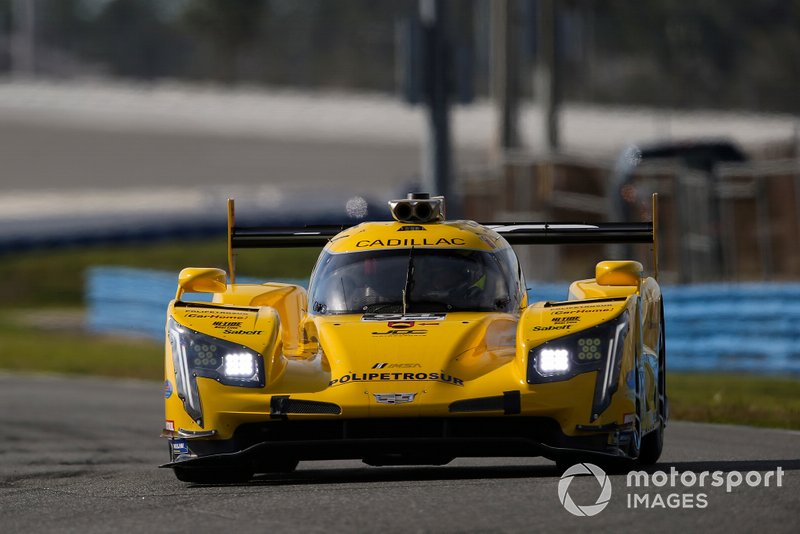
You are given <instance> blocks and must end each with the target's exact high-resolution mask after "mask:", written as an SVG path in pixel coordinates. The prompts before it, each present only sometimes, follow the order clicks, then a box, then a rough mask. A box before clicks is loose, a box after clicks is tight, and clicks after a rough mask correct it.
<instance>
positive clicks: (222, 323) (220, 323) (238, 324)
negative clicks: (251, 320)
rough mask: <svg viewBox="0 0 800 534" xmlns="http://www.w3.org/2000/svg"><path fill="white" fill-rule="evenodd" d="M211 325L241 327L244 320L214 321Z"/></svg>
mask: <svg viewBox="0 0 800 534" xmlns="http://www.w3.org/2000/svg"><path fill="white" fill-rule="evenodd" d="M211 326H213V327H214V328H241V327H242V321H214V322H213V323H211Z"/></svg>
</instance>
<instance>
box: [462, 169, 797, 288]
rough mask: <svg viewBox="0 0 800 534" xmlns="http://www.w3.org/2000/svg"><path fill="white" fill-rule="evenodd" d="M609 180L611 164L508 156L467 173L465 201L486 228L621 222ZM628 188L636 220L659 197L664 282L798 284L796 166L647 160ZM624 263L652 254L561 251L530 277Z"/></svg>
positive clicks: (592, 249) (643, 217)
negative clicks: (692, 165)
mask: <svg viewBox="0 0 800 534" xmlns="http://www.w3.org/2000/svg"><path fill="white" fill-rule="evenodd" d="M612 175H613V169H612V162H610V161H604V160H596V159H590V158H584V157H580V156H569V155H564V154H561V155H558V156H549V157H538V158H536V157H533V156H530V155H526V154H513V153H512V154H509V155H507V156H506V158H505V160H504V161H503V162H502V164H501V165H499V167H498V168H497V169H496V170H488V169H484V170H478V171H473V172H466V173H465V175H464V180H463V189H464V200H463V204H464V206H465V212H466V216H467V217H468V218H472V219H475V220H483V221H488V220H537V221H552V222H566V221H570V222H575V221H581V222H599V221H611V220H622V219H621V218H620V213H619V212H618V210H615V208H614V206H615V202H617V198H616V197H617V196H618V191H616V190H614V186H613V185H612V184H611V181H612ZM630 184H631V186H632V191H634V195H635V199H634V200H633V201H632V204H633V206H632V208H631V210H630V213H628V214H627V215H628V216H629V217H630V218H631V219H633V220H649V219H650V217H651V214H650V206H651V201H650V197H651V194H652V193H658V194H659V205H660V213H659V215H660V217H659V240H660V243H661V248H660V260H659V261H660V267H661V273H662V276H663V280H664V281H666V282H669V283H676V284H677V283H680V284H687V283H697V282H711V281H719V280H725V281H754V280H764V281H767V280H775V281H787V280H798V279H800V246H798V243H800V160H797V159H782V160H770V161H753V162H747V163H737V164H732V163H726V164H720V165H718V166H717V167H715V169H714V170H713V172H710V173H706V172H701V171H696V170H692V169H689V168H687V167H685V166H682V165H681V164H680V163H679V162H678V161H660V162H646V163H643V164H641V165H640V166H638V167H637V168H636V170H635V172H633V174H632V179H631V182H630ZM623 256H625V257H634V258H636V259H639V260H640V261H643V263H645V264H646V265H647V263H648V259H649V257H650V253H649V250H648V248H647V247H638V248H637V249H631V248H628V249H626V248H624V247H614V246H610V247H605V248H603V247H591V246H590V247H586V246H584V247H581V249H580V251H577V250H575V251H571V250H570V249H568V248H562V249H561V250H560V251H553V252H551V251H548V252H545V253H544V254H543V255H540V258H541V261H537V262H532V263H531V265H533V267H532V270H531V271H530V272H528V273H527V274H528V275H529V276H530V277H532V278H537V279H544V280H555V279H556V278H557V277H563V276H567V277H582V276H587V275H588V273H586V272H584V271H582V270H581V269H585V265H584V264H585V263H586V261H585V260H586V259H587V258H588V259H598V260H599V259H604V258H619V257H623ZM581 258H583V260H584V261H580V259H581Z"/></svg>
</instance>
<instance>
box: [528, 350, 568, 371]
mask: <svg viewBox="0 0 800 534" xmlns="http://www.w3.org/2000/svg"><path fill="white" fill-rule="evenodd" d="M536 370H537V371H538V372H539V374H540V375H541V376H554V375H558V374H564V373H567V372H569V351H568V350H566V349H542V350H541V351H539V356H538V357H537V358H536Z"/></svg>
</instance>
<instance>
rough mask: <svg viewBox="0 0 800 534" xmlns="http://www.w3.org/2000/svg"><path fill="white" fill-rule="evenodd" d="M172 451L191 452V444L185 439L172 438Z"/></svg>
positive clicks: (179, 452)
mask: <svg viewBox="0 0 800 534" xmlns="http://www.w3.org/2000/svg"><path fill="white" fill-rule="evenodd" d="M169 441H170V443H171V444H172V452H174V453H176V454H189V444H188V443H186V440H185V439H171V440H169Z"/></svg>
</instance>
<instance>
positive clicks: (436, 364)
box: [165, 221, 662, 443]
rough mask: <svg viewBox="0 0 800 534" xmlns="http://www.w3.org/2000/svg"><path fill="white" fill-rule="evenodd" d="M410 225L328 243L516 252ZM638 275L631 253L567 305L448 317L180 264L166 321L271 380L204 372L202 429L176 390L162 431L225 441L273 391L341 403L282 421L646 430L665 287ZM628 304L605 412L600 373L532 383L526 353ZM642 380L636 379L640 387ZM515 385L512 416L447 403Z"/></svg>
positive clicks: (580, 286)
mask: <svg viewBox="0 0 800 534" xmlns="http://www.w3.org/2000/svg"><path fill="white" fill-rule="evenodd" d="M403 224H404V223H400V222H387V223H381V222H378V223H362V224H360V225H358V226H356V227H354V228H351V229H348V230H345V231H344V232H342V233H341V234H339V235H338V236H336V237H334V238H333V239H332V240H331V241H330V242H329V244H328V245H327V246H326V250H327V251H328V252H329V253H332V254H353V253H358V252H360V251H362V250H375V249H388V248H409V247H411V246H413V247H415V248H416V249H420V248H454V249H471V250H483V251H489V252H493V251H498V250H504V249H506V248H507V247H509V245H508V243H507V242H506V240H505V239H504V238H503V237H501V236H500V235H498V234H497V233H495V232H494V231H492V230H490V229H488V228H486V227H483V226H481V225H479V224H477V223H473V222H467V221H455V222H447V223H434V224H427V225H423V226H424V230H425V231H424V232H405V233H403V232H398V228H399V227H400V226H402V225H403ZM406 234H408V237H406V236H405V235H406ZM412 235H413V237H411V236H412ZM398 236H402V237H398ZM641 271H642V268H641V265H639V264H638V263H636V262H622V261H617V262H601V264H599V265H598V266H597V275H596V277H595V278H592V279H587V280H580V281H576V282H574V283H573V284H572V285H571V286H570V288H569V291H568V293H567V291H566V288H565V297H566V296H567V295H568V300H567V301H565V302H562V303H546V302H536V303H534V304H531V305H528V302H527V299H524V300H523V301H522V306H521V308H520V309H519V312H518V313H499V312H497V313H496V312H491V313H479V312H454V313H446V314H430V315H429V316H428V317H419V316H415V317H409V318H401V319H399V320H398V319H397V318H391V319H387V318H383V317H381V316H376V317H366V316H363V315H361V314H348V315H320V314H314V313H309V310H308V298H307V293H306V290H305V289H303V288H302V287H299V286H294V285H287V284H279V283H266V284H260V285H259V284H226V283H225V280H224V272H222V271H219V270H217V269H186V270H184V271H183V272H182V273H181V276H180V284H179V288H178V293H177V296H176V300H173V301H172V302H171V303H170V305H169V310H168V317H169V318H170V319H172V320H173V321H174V322H175V323H177V324H178V325H181V326H182V327H186V328H189V329H191V330H193V331H196V332H199V333H202V334H205V335H207V336H211V337H213V338H219V339H225V340H227V341H229V342H232V343H235V344H239V345H241V346H243V347H247V348H249V349H252V350H253V351H255V352H257V353H259V354H260V355H262V357H263V360H264V375H265V376H264V379H265V383H264V385H263V387H247V388H245V387H239V386H233V385H223V384H222V383H220V382H219V381H217V380H214V379H212V378H204V377H196V382H197V391H198V392H199V397H200V402H201V405H202V414H203V418H202V424H199V423H198V422H197V421H195V420H194V419H193V418H192V417H191V416H190V415H189V414H188V413H187V411H186V409H185V407H184V402H183V401H182V399H181V398H180V396H179V395H178V394H172V395H169V396H168V397H167V398H166V400H165V405H166V420H167V422H168V423H167V427H166V430H165V435H166V436H167V437H172V438H177V437H191V436H200V437H202V439H207V440H212V441H213V440H229V439H231V438H232V437H233V435H234V432H235V431H236V429H237V428H238V427H239V426H240V425H242V424H244V423H269V422H271V421H273V420H275V418H274V417H272V416H271V414H270V406H271V402H272V399H273V397H274V396H289V397H291V398H296V399H303V400H312V401H319V402H324V403H331V404H333V405H336V406H338V407H340V410H341V411H340V413H338V414H319V413H317V414H303V413H292V414H290V415H288V416H284V417H282V418H281V419H282V420H285V419H287V418H288V419H289V420H320V421H322V420H332V419H361V418H409V417H411V418H425V417H448V418H455V417H459V418H460V417H473V416H480V417H498V418H509V417H512V418H513V417H525V416H538V417H547V418H551V419H553V420H554V421H556V422H557V423H558V426H559V427H560V430H561V432H562V433H563V434H564V435H566V436H583V435H592V434H603V435H607V436H608V440H609V443H610V442H611V441H612V440H614V439H616V436H615V434H614V432H609V430H608V429H609V428H615V429H623V430H624V429H630V428H632V425H633V421H634V416H635V415H636V416H638V418H639V420H640V425H641V433H642V434H645V433H647V432H648V431H649V430H651V429H652V428H654V426H655V425H656V424H657V423H658V413H657V410H656V407H655V406H654V401H653V399H655V398H656V396H657V394H656V381H657V373H658V370H657V369H658V355H659V335H660V324H661V320H662V318H661V308H660V302H661V300H660V299H661V295H660V290H659V287H658V284H657V283H656V281H655V280H654V279H652V278H647V277H644V276H642V274H641ZM220 273H222V275H220ZM599 282H604V283H599ZM193 292H210V293H213V300H212V302H211V303H195V302H192V301H191V300H189V299H188V297H187V295H191V293H193ZM534 297H535V296H534ZM625 312H627V314H628V317H630V327H629V331H628V334H627V335H626V336H625V338H624V344H625V345H624V350H622V353H621V354H622V360H621V363H620V364H619V365H620V372H619V378H618V384H616V385H615V391H614V393H613V395H612V396H611V399H610V402H609V403H608V406H607V407H605V408H604V409H603V411H602V412H601V413H597V414H593V413H592V407H593V402H594V398H595V390H596V387H597V386H596V384H597V383H598V373H599V372H601V371H590V372H584V373H580V374H577V375H575V376H573V377H571V378H569V379H565V380H554V381H549V382H546V383H529V380H528V374H529V372H530V371H529V361H528V359H529V357H530V354H531V351H532V350H534V349H536V348H537V347H539V346H541V345H542V344H544V343H547V342H553V341H557V340H558V339H559V338H563V337H564V336H569V335H570V334H573V333H577V332H581V331H584V330H587V329H591V328H593V327H596V326H598V325H603V324H605V323H608V322H609V321H613V320H615V319H616V318H618V317H620V316H621V314H623V313H625ZM165 349H166V357H165V380H166V381H167V382H168V389H170V388H174V387H175V380H176V369H175V366H174V363H173V362H174V361H175V359H174V355H173V354H172V350H173V348H172V346H171V344H170V343H169V342H167V343H166V347H165ZM637 381H638V383H639V387H632V385H633V384H636V383H637ZM509 391H514V392H516V391H518V392H519V411H518V413H513V414H508V413H506V412H504V409H503V408H502V407H498V408H497V409H495V410H485V409H484V410H483V411H480V412H477V413H471V412H454V411H453V410H452V409H451V406H453V403H457V402H458V401H464V400H469V399H481V398H486V397H497V396H503V395H504V394H505V392H509ZM380 394H403V395H406V394H411V395H410V396H412V397H413V402H406V403H396V404H392V403H380V402H378V401H377V400H376V399H377V398H378V397H377V395H380ZM637 401H638V405H639V406H638V408H637ZM637 414H638V415H637ZM273 415H274V414H273Z"/></svg>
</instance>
